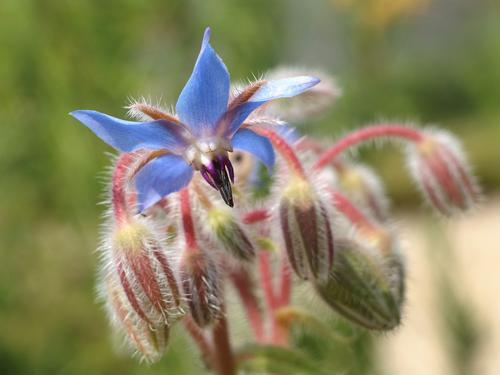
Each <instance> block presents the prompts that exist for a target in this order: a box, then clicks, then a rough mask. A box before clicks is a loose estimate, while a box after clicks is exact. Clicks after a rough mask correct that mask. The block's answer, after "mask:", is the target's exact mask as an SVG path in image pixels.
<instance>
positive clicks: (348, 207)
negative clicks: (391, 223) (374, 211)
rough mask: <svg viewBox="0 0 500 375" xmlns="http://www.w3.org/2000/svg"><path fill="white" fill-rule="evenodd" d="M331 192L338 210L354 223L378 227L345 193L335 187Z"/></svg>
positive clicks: (358, 225) (360, 225) (359, 225)
mask: <svg viewBox="0 0 500 375" xmlns="http://www.w3.org/2000/svg"><path fill="white" fill-rule="evenodd" d="M330 194H331V196H332V201H333V204H334V205H335V207H336V208H337V210H339V211H340V212H341V213H342V214H343V215H344V216H346V217H347V218H348V219H349V220H350V221H351V222H352V223H354V225H356V226H357V227H364V228H375V227H376V225H375V224H374V223H372V222H371V221H370V220H369V219H368V218H367V217H366V216H365V215H364V214H363V213H362V212H361V211H360V210H359V209H358V208H357V207H356V206H355V205H354V203H352V202H351V201H350V200H349V198H347V197H346V196H345V195H343V194H342V193H340V192H338V191H336V190H333V189H330Z"/></svg>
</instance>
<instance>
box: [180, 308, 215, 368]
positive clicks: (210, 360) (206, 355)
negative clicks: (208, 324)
mask: <svg viewBox="0 0 500 375" xmlns="http://www.w3.org/2000/svg"><path fill="white" fill-rule="evenodd" d="M182 321H183V323H184V327H185V328H186V330H187V331H188V332H189V334H190V336H191V337H192V339H193V341H194V342H195V344H196V346H198V349H199V350H200V352H201V355H202V357H203V360H204V362H205V363H206V364H207V365H209V366H210V367H212V368H215V359H214V353H213V349H212V346H211V345H210V343H209V342H208V340H207V338H206V337H205V334H204V332H203V331H202V330H201V329H200V327H198V325H197V324H196V323H195V322H194V321H193V318H191V316H190V315H187V316H185V317H184V319H183V320H182Z"/></svg>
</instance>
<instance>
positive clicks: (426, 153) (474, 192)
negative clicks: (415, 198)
mask: <svg viewBox="0 0 500 375" xmlns="http://www.w3.org/2000/svg"><path fill="white" fill-rule="evenodd" d="M407 154H408V160H409V166H410V170H411V174H412V176H413V178H414V179H415V181H416V182H417V184H418V186H419V188H420V190H421V192H422V194H423V195H424V196H425V197H426V199H427V201H428V202H429V203H430V204H431V206H433V207H434V208H435V209H436V210H437V211H439V212H440V213H442V214H443V215H445V216H451V215H453V214H455V213H457V212H461V211H466V210H468V209H470V208H472V207H474V205H475V204H476V203H477V202H478V201H479V200H480V196H481V194H480V191H479V188H478V185H477V183H476V181H475V178H474V176H473V175H472V174H471V171H470V168H469V165H468V163H467V160H466V158H465V154H464V153H463V151H462V148H461V146H460V144H459V142H458V140H457V139H456V138H455V137H454V136H452V135H451V134H449V133H447V132H444V131H428V132H426V133H425V136H424V137H423V139H422V140H421V141H419V142H417V143H413V144H410V145H409V146H408V149H407Z"/></svg>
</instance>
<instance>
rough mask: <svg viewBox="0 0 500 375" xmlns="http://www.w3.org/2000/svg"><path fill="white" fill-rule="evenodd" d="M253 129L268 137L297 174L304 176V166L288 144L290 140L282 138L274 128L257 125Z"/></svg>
mask: <svg viewBox="0 0 500 375" xmlns="http://www.w3.org/2000/svg"><path fill="white" fill-rule="evenodd" d="M252 130H253V131H255V132H256V133H258V134H260V135H263V136H264V137H266V138H268V139H269V140H270V141H271V143H272V145H273V147H274V148H275V149H276V151H278V152H279V153H280V155H281V156H282V157H283V159H285V160H286V162H287V163H288V165H289V167H290V169H291V170H292V171H293V172H295V173H296V174H297V176H300V177H304V176H305V173H304V168H303V167H302V163H301V162H300V160H299V158H298V157H297V155H296V154H295V151H294V150H293V148H292V147H291V146H290V145H289V144H288V142H287V141H286V140H285V139H284V138H282V137H281V136H280V135H278V133H276V132H275V131H273V130H270V129H265V128H260V127H257V126H253V127H252Z"/></svg>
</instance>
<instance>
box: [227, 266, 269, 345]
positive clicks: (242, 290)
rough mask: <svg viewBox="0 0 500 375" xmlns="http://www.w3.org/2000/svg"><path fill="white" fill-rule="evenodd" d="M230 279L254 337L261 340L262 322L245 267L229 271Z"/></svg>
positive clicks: (251, 283) (262, 334)
mask: <svg viewBox="0 0 500 375" xmlns="http://www.w3.org/2000/svg"><path fill="white" fill-rule="evenodd" d="M231 280H232V282H233V284H234V286H235V288H236V290H237V291H238V294H239V296H240V299H241V302H242V303H243V307H244V308H245V312H246V314H247V317H248V320H249V321H250V326H251V327H252V331H253V334H254V336H255V339H256V340H257V341H262V340H263V338H264V324H263V322H262V315H261V311H260V307H259V303H258V301H257V297H256V296H255V293H254V290H253V282H252V280H251V278H250V275H249V274H248V272H247V271H246V270H245V269H239V270H237V271H235V272H232V273H231Z"/></svg>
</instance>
